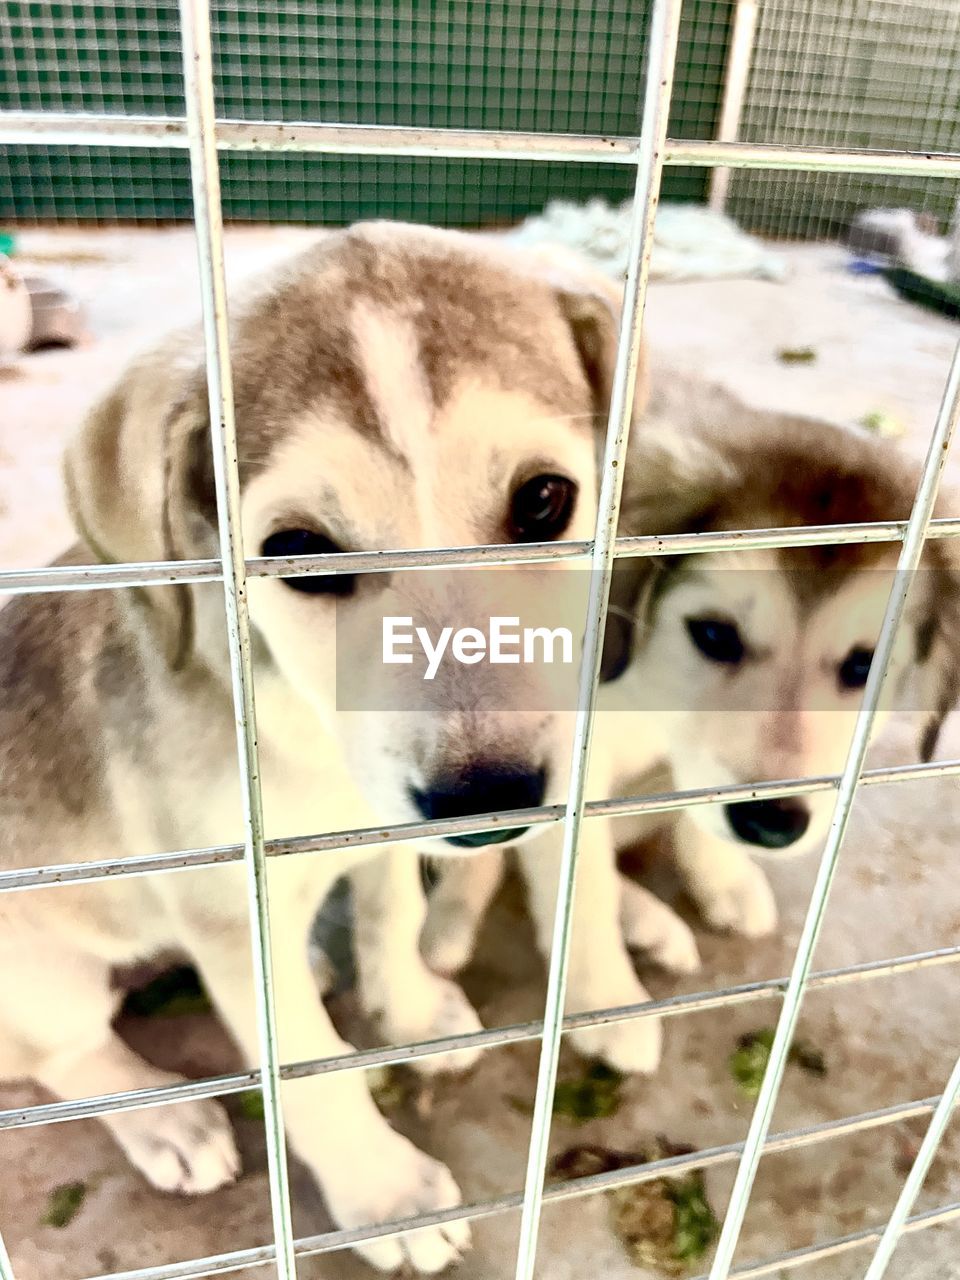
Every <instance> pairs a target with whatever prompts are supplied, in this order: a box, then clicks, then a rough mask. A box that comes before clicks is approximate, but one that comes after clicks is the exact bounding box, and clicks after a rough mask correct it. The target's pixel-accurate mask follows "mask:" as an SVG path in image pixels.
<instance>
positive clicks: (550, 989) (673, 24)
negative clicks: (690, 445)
mask: <svg viewBox="0 0 960 1280" xmlns="http://www.w3.org/2000/svg"><path fill="white" fill-rule="evenodd" d="M681 8H682V0H654V6H653V13H652V17H651V23H650V34H649V40H648V46H647V47H648V49H649V54H648V61H647V77H646V86H645V90H644V104H643V120H642V125H641V138H640V150H639V153H638V157H637V181H636V186H635V190H634V206H633V214H632V222H631V228H630V251H629V269H628V272H627V280H626V286H625V289H624V297H623V319H622V322H621V327H620V339H619V343H618V346H617V361H616V369H615V372H614V380H613V390H612V394H611V398H610V415H609V419H608V423H607V436H606V447H605V450H604V460H603V471H602V474H601V480H600V495H599V508H598V512H597V526H596V534H595V537H594V542H593V551H592V555H591V565H590V568H591V574H590V597H589V602H588V605H587V618H586V630H585V634H584V646H583V657H582V660H581V665H580V688H579V695H578V706H577V719H576V727H575V733H574V741H573V755H572V760H571V769H570V781H569V790H568V794H567V802H566V811H565V818H564V823H565V826H564V841H563V854H562V859H561V872H560V887H559V890H558V896H557V906H556V916H555V918H554V927H553V941H552V945H551V951H550V971H549V977H548V982H547V996H546V1007H545V1010H544V1019H543V1042H542V1046H541V1051H540V1067H539V1072H538V1075H537V1093H536V1101H535V1104H534V1112H533V1120H532V1122H531V1132H530V1148H529V1152H528V1156H527V1172H526V1180H525V1184H524V1197H523V1210H522V1213H521V1219H520V1239H519V1245H518V1249H517V1269H516V1280H532V1277H533V1271H534V1266H535V1265H536V1254H537V1236H538V1232H539V1227H540V1214H541V1210H542V1204H543V1183H544V1177H545V1171H546V1162H547V1147H548V1144H549V1140H550V1120H551V1115H552V1111H553V1093H554V1088H555V1086H556V1081H557V1063H558V1060H559V1056H560V1039H561V1035H562V1032H563V1008H564V995H565V992H566V985H567V968H568V960H569V952H570V931H571V927H572V923H573V900H574V880H575V876H576V869H577V852H578V845H579V837H580V824H581V821H582V818H583V803H584V789H585V786H586V780H587V767H588V764H589V759H590V745H591V741H592V737H593V719H594V704H595V702H596V696H597V685H598V683H599V679H600V659H601V655H602V650H603V628H604V623H605V621H606V615H607V603H608V600H609V596H610V575H611V571H612V568H613V559H614V555H613V553H614V542H615V539H616V533H617V517H618V515H619V511H620V492H621V489H622V487H623V471H624V465H623V464H624V459H625V457H626V450H627V439H628V436H629V433H630V422H631V416H632V412H633V400H634V393H635V391H636V384H637V372H638V367H639V362H640V338H641V329H642V321H643V311H644V305H645V302H646V296H647V280H648V278H649V275H650V258H651V255H652V252H653V229H654V222H655V220H656V213H657V203H658V201H659V198H660V179H661V174H662V172H663V146H664V141H665V139H666V132H667V118H668V115H669V111H670V96H671V91H672V88H673V72H674V64H675V62H676V56H677V38H678V33H679V28H680V12H681Z"/></svg>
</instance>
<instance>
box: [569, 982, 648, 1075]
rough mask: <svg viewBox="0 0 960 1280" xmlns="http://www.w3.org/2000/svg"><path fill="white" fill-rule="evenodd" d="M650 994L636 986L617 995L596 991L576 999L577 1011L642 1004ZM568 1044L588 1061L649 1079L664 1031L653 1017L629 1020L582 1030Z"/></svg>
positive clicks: (631, 985)
mask: <svg viewBox="0 0 960 1280" xmlns="http://www.w3.org/2000/svg"><path fill="white" fill-rule="evenodd" d="M649 999H650V996H649V994H648V993H647V992H646V991H645V990H644V988H643V987H642V986H641V985H640V983H639V982H637V983H631V984H630V985H629V987H628V988H625V989H621V990H618V991H613V990H609V991H606V992H602V991H599V990H598V991H596V992H592V993H590V995H589V996H587V997H586V998H584V997H583V995H582V993H581V995H580V996H579V997H578V998H577V999H576V1005H575V1007H578V1008H580V1009H612V1008H617V1007H619V1006H621V1005H633V1004H644V1003H646V1002H647V1001H648V1000H649ZM570 1042H571V1043H572V1044H573V1046H574V1047H575V1048H576V1049H577V1051H578V1052H579V1053H582V1054H583V1055H584V1057H587V1058H599V1059H600V1061H601V1062H605V1063H606V1064H607V1066H608V1067H613V1069H614V1070H615V1071H619V1072H621V1073H622V1074H623V1075H632V1074H633V1073H634V1072H639V1073H640V1074H641V1075H652V1074H653V1072H654V1071H656V1069H657V1067H659V1065H660V1057H661V1054H662V1053H663V1027H662V1025H661V1021H660V1019H659V1018H656V1017H648V1018H631V1019H630V1020H629V1021H626V1022H610V1023H607V1024H606V1025H605V1026H599V1027H585V1028H584V1029H583V1030H580V1031H572V1032H570Z"/></svg>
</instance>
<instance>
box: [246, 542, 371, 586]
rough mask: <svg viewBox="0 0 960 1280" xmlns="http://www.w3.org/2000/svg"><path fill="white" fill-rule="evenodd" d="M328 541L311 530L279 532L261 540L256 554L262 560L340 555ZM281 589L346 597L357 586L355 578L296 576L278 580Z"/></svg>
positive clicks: (327, 574)
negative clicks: (263, 558)
mask: <svg viewBox="0 0 960 1280" xmlns="http://www.w3.org/2000/svg"><path fill="white" fill-rule="evenodd" d="M342 550H343V548H342V547H338V546H337V544H336V543H335V542H334V541H333V539H332V538H328V537H327V536H326V534H323V533H314V532H313V530H312V529H281V530H279V531H278V532H277V533H271V534H270V536H269V538H265V539H264V542H263V546H262V547H261V548H260V554H261V555H264V556H326V555H336V554H337V553H338V552H342ZM282 581H283V584H284V586H286V587H291V588H292V589H293V590H294V591H303V592H305V593H307V594H308V595H315V596H318V595H325V596H340V597H343V596H350V595H353V592H354V589H355V587H356V585H357V578H356V574H353V573H323V574H315V575H314V574H309V575H308V574H298V575H297V576H295V577H292V578H283V579H282Z"/></svg>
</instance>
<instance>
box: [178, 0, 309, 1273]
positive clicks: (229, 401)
mask: <svg viewBox="0 0 960 1280" xmlns="http://www.w3.org/2000/svg"><path fill="white" fill-rule="evenodd" d="M180 28H181V35H182V39H183V76H184V91H185V95H186V103H187V126H188V132H189V138H190V177H191V185H192V189H193V204H194V225H195V227H196V233H197V256H198V260H199V267H200V294H201V299H202V303H203V330H204V346H205V354H206V364H207V393H208V397H209V402H210V434H211V437H212V446H213V463H214V474H215V484H216V503H217V525H218V533H219V540H220V559H221V561H222V565H223V589H224V603H225V606H226V618H227V641H228V645H229V650H230V676H231V685H232V690H233V704H234V716H235V719H236V730H237V759H238V765H239V773H240V784H241V791H242V795H243V822H244V831H245V839H244V862H245V866H246V873H247V897H248V903H249V909H250V939H251V953H252V960H253V976H254V998H255V1001H256V1015H257V1039H258V1042H259V1048H260V1060H261V1062H262V1064H263V1067H262V1071H261V1075H260V1090H261V1093H262V1095H263V1109H264V1130H265V1133H266V1140H267V1163H268V1169H269V1177H270V1208H271V1213H272V1217H273V1232H274V1239H275V1242H276V1265H277V1280H296V1275H297V1265H296V1261H295V1259H294V1253H293V1223H292V1220H291V1208H290V1183H289V1177H288V1172H287V1149H286V1138H285V1134H284V1126H283V1114H282V1112H281V1108H280V1049H279V1045H278V1043H277V1024H276V1011H275V997H274V990H273V967H272V960H271V952H270V912H269V902H268V891H267V863H266V856H265V853H264V831H263V799H262V795H261V791H260V762H259V759H258V755H257V718H256V707H255V704H254V688H253V658H252V653H251V645H250V622H249V618H248V615H247V583H246V569H245V566H244V555H243V541H242V535H241V514H240V472H239V467H238V465H237V428H236V422H235V419H234V409H233V378H232V374H231V367H230V334H229V328H228V322H227V286H226V276H225V273H224V263H223V219H222V214H221V209H220V173H219V163H220V162H219V157H218V155H217V146H216V116H215V109H214V101H213V52H212V48H211V43H210V6H209V0H180Z"/></svg>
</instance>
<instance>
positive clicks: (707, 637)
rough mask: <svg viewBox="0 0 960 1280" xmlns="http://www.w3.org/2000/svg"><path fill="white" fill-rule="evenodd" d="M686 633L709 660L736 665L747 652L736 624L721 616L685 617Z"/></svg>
mask: <svg viewBox="0 0 960 1280" xmlns="http://www.w3.org/2000/svg"><path fill="white" fill-rule="evenodd" d="M687 633H688V634H689V636H690V639H691V640H692V641H693V643H694V644H695V645H696V647H697V648H698V649H699V650H700V652H701V653H702V654H703V656H704V657H705V658H709V659H710V661H711V662H721V663H724V664H725V665H727V666H736V665H737V663H739V662H742V661H743V658H744V656H745V654H746V652H747V646H746V645H745V644H744V643H743V640H742V639H741V637H740V632H739V630H738V629H737V627H736V625H735V624H734V623H732V622H725V621H724V620H723V619H722V618H687Z"/></svg>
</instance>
